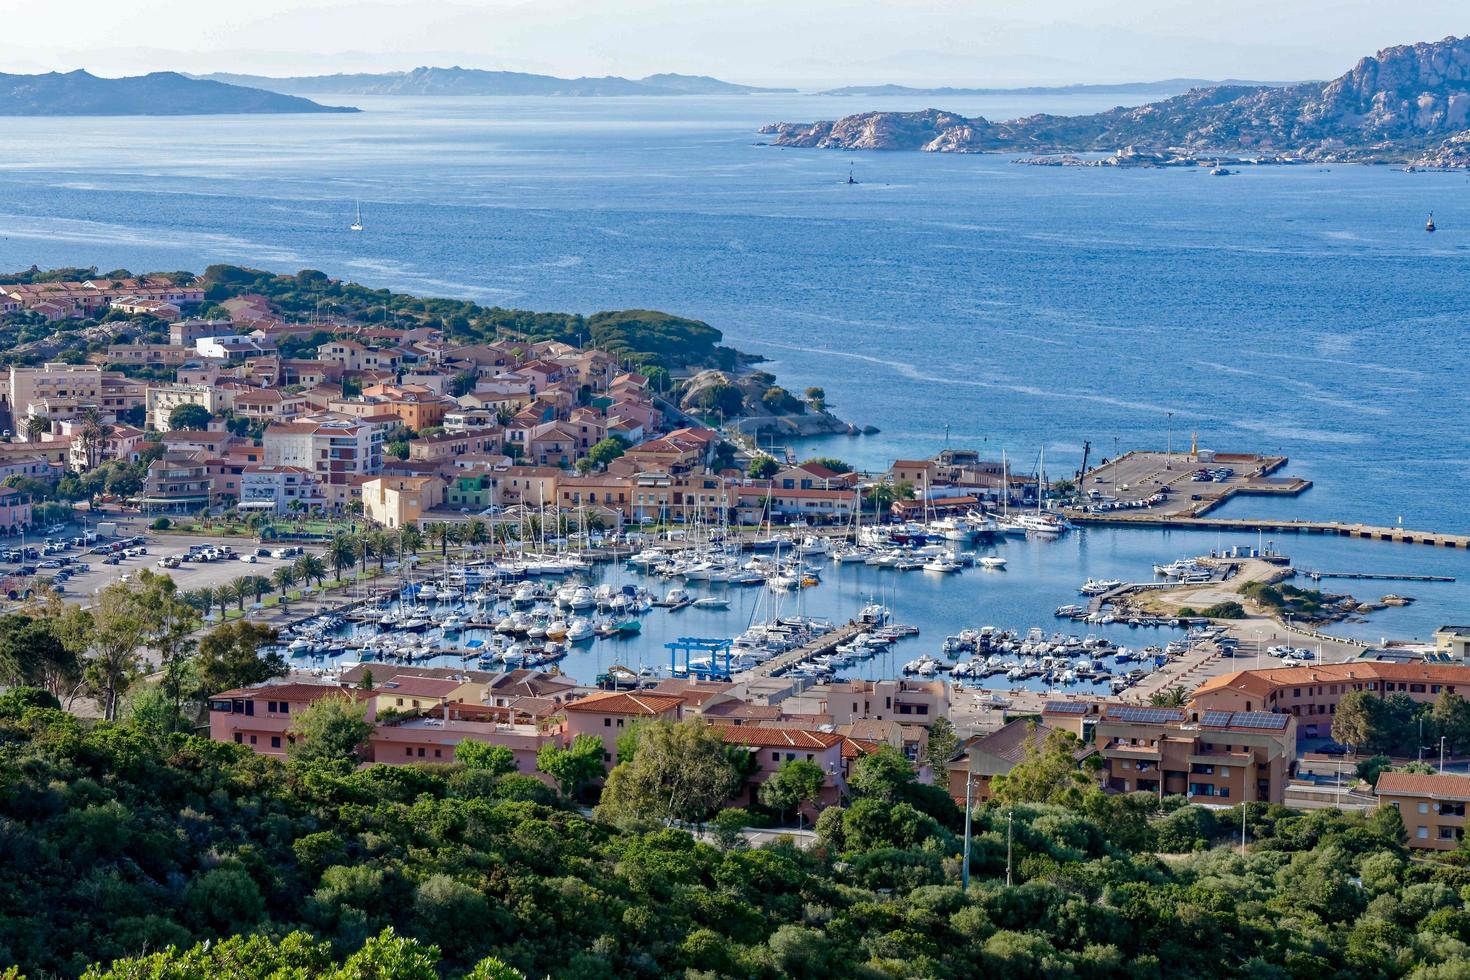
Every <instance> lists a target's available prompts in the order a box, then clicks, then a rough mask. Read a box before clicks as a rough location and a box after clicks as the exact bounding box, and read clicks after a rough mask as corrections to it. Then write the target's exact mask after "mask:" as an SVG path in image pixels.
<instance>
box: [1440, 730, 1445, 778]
mask: <svg viewBox="0 0 1470 980" xmlns="http://www.w3.org/2000/svg"><path fill="white" fill-rule="evenodd" d="M1444 740H1445V736H1443V735H1441V736H1440V737H1439V771H1440V772H1444Z"/></svg>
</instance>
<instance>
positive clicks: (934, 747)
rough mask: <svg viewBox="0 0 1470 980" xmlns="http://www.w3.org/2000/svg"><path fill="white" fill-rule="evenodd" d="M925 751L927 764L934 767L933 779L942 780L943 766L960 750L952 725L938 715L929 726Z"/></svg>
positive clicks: (958, 740) (958, 739) (957, 737)
mask: <svg viewBox="0 0 1470 980" xmlns="http://www.w3.org/2000/svg"><path fill="white" fill-rule="evenodd" d="M925 749H926V752H925V754H926V756H927V758H928V760H929V764H930V765H931V766H933V767H934V775H935V778H936V779H943V778H944V774H943V767H944V764H945V763H946V762H948V761H949V760H950V759H953V758H954V756H955V753H956V752H958V751H959V750H960V738H959V736H958V735H956V734H955V731H954V725H953V724H952V723H951V722H950V720H949V719H948V718H946V717H944V716H943V715H940V716H939V717H938V718H935V719H934V721H933V723H931V724H930V725H929V739H928V742H927V744H926V745H925Z"/></svg>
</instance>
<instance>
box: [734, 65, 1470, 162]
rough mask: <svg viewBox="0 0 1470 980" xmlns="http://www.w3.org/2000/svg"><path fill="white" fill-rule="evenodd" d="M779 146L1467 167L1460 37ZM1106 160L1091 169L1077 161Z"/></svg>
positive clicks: (847, 131)
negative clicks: (1301, 69) (1322, 74)
mask: <svg viewBox="0 0 1470 980" xmlns="http://www.w3.org/2000/svg"><path fill="white" fill-rule="evenodd" d="M760 133H761V134H762V135H765V136H771V137H774V139H772V140H770V141H769V143H770V144H771V145H774V146H782V147H810V148H816V149H842V150H910V151H920V152H926V153H994V152H1023V153H1028V154H1030V156H1029V157H1027V158H1026V159H1024V160H1023V161H1021V162H1025V163H1031V164H1036V165H1045V166H1079V167H1091V166H1096V167H1106V166H1198V165H1200V162H1201V161H1204V160H1206V159H1212V158H1215V157H1222V158H1223V157H1232V158H1237V159H1238V160H1239V161H1240V162H1241V163H1242V164H1244V162H1245V161H1247V160H1249V161H1252V162H1256V163H1260V162H1270V163H1314V164H1320V163H1391V164H1402V165H1409V166H1413V167H1415V168H1416V169H1417V168H1424V169H1438V170H1459V169H1465V168H1467V167H1470V38H1446V39H1444V40H1443V41H1437V42H1433V43H1426V44H1414V45H1404V46H1400V47H1395V48H1388V49H1385V50H1383V51H1380V52H1378V54H1376V55H1374V56H1372V57H1369V58H1364V59H1362V60H1361V61H1359V62H1358V64H1357V65H1356V66H1354V68H1353V69H1352V70H1351V71H1349V72H1347V73H1345V74H1344V75H1342V76H1340V77H1339V78H1336V79H1334V80H1332V81H1330V82H1326V83H1303V84H1300V85H1293V86H1287V87H1284V88H1273V87H1251V86H1240V85H1220V86H1214V87H1210V88H1199V89H1193V90H1191V91H1189V92H1187V93H1185V94H1184V95H1180V96H1176V97H1174V98H1171V99H1165V100H1163V101H1161V102H1154V103H1150V104H1148V105H1143V106H1138V107H1135V108H1122V107H1120V108H1116V109H1111V110H1108V111H1107V112H1101V113H1096V114H1093V115H1088V116H1052V115H1035V116H1027V117H1024V118H1021V119H1012V120H1006V121H1000V122H993V121H991V120H988V119H985V118H983V117H978V116H977V117H973V118H967V117H965V116H962V115H960V114H958V113H954V112H947V111H944V110H941V109H924V110H921V111H918V112H865V113H856V114H853V115H849V116H844V117H842V118H841V119H836V120H823V121H817V122H805V123H791V122H780V123H771V124H769V125H767V126H763V127H761V129H760ZM1092 153H1097V154H1115V155H1119V157H1118V159H1116V160H1114V161H1113V162H1108V160H1109V159H1111V158H1108V157H1101V158H1099V159H1098V160H1097V161H1096V162H1094V161H1093V160H1091V159H1089V158H1087V157H1084V156H1080V154H1092Z"/></svg>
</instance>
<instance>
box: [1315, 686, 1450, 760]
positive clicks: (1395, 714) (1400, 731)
mask: <svg viewBox="0 0 1470 980" xmlns="http://www.w3.org/2000/svg"><path fill="white" fill-rule="evenodd" d="M1332 737H1333V738H1335V739H1337V740H1338V741H1339V742H1342V743H1343V744H1344V745H1351V746H1354V747H1356V748H1358V749H1360V750H1362V751H1364V752H1386V753H1390V754H1392V755H1397V756H1412V755H1417V754H1420V752H1421V750H1422V751H1423V753H1425V754H1427V755H1430V756H1433V755H1436V754H1437V753H1438V752H1439V745H1440V739H1443V740H1444V747H1445V750H1446V751H1447V752H1448V753H1449V754H1451V755H1454V754H1456V753H1457V752H1458V751H1459V750H1460V749H1463V748H1465V747H1466V746H1470V701H1466V700H1465V699H1464V698H1463V697H1461V696H1460V695H1459V694H1456V693H1454V692H1451V691H1441V692H1440V694H1439V696H1438V697H1437V698H1435V699H1434V701H1433V702H1430V703H1428V704H1421V703H1419V702H1417V701H1415V700H1414V699H1413V698H1411V697H1409V695H1407V694H1405V693H1403V692H1400V693H1397V694H1390V695H1389V696H1388V697H1386V698H1380V697H1378V696H1377V695H1376V694H1370V693H1368V692H1367V691H1349V692H1348V693H1346V694H1344V695H1343V696H1342V699H1341V700H1340V701H1338V703H1337V713H1336V714H1334V715H1333V716H1332Z"/></svg>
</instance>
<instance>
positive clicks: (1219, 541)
mask: <svg viewBox="0 0 1470 980" xmlns="http://www.w3.org/2000/svg"><path fill="white" fill-rule="evenodd" d="M1270 543H1271V542H1270V539H1266V538H1260V539H1258V538H1257V536H1256V535H1253V534H1220V535H1217V534H1213V533H1211V534H1203V533H1200V532H1154V531H1131V530H1125V529H1115V528H1103V529H1089V530H1086V531H1083V532H1080V533H1074V534H1069V535H1067V536H1066V537H1064V538H1061V539H1058V540H1052V541H1047V540H1035V539H1005V540H1002V541H1000V542H999V543H997V544H996V545H995V546H994V547H983V546H982V547H981V548H980V549H979V550H980V551H981V552H982V553H993V554H1000V555H1004V556H1005V557H1006V559H1007V565H1006V567H1005V568H1004V569H1002V570H988V569H982V568H971V569H966V570H965V571H963V572H960V573H957V574H954V575H936V574H933V573H929V572H923V571H914V572H899V571H894V570H891V569H878V568H870V567H868V566H865V565H840V566H839V565H835V564H833V563H832V562H830V561H826V560H823V559H819V558H812V559H810V561H809V562H808V563H809V564H814V565H817V566H819V567H820V568H821V569H822V570H823V574H822V581H821V584H820V585H817V586H814V587H812V588H808V589H804V590H802V591H801V592H800V593H799V594H798V593H788V594H786V595H785V596H783V597H782V598H781V599H780V600H779V603H780V604H779V606H778V607H777V609H776V611H777V612H778V613H779V614H780V615H783V616H785V615H795V614H805V615H810V616H819V617H825V618H828V619H831V620H833V621H835V622H845V621H847V620H848V619H850V618H852V617H853V616H854V615H856V613H857V611H858V610H859V609H860V608H861V607H862V605H863V604H864V603H865V602H867V601H871V600H877V601H880V602H883V603H884V604H886V605H888V606H889V607H890V608H891V609H892V610H893V614H894V618H895V619H896V620H897V621H898V622H902V623H909V624H918V625H919V626H920V627H921V633H920V635H919V636H917V637H913V638H909V639H905V640H901V641H899V642H898V643H896V644H894V645H893V646H891V647H889V652H888V653H886V654H884V655H882V656H879V657H877V658H874V659H872V660H868V661H860V662H858V663H857V664H855V665H854V666H853V667H850V668H847V669H846V670H844V672H843V673H844V675H845V676H850V677H891V676H896V675H897V674H898V672H899V670H900V669H901V668H902V666H903V664H905V663H906V662H908V661H910V660H914V659H917V658H918V657H919V656H921V655H923V654H926V653H927V654H930V655H932V656H936V657H938V656H939V655H940V645H941V644H942V643H943V642H944V638H945V637H946V636H948V635H951V634H954V633H958V632H959V631H960V630H962V629H965V628H967V627H980V626H986V625H990V626H997V627H1000V628H1003V629H1014V630H1017V631H1018V632H1021V633H1024V632H1025V631H1026V630H1027V629H1029V628H1030V627H1032V626H1039V627H1041V628H1042V629H1043V630H1044V631H1045V632H1046V634H1047V635H1048V636H1050V635H1051V634H1052V633H1053V632H1058V631H1060V632H1062V633H1070V634H1075V635H1077V636H1079V637H1084V636H1086V635H1088V634H1093V635H1096V636H1099V637H1106V638H1108V639H1111V640H1112V641H1113V642H1115V643H1117V644H1119V645H1124V646H1129V647H1132V648H1133V649H1134V650H1138V649H1141V648H1142V647H1144V646H1147V645H1149V644H1157V645H1160V646H1162V645H1163V644H1164V643H1167V642H1168V641H1169V640H1171V639H1176V638H1178V637H1180V636H1182V633H1181V632H1179V631H1176V630H1171V629H1149V628H1130V627H1128V626H1126V625H1122V624H1110V625H1108V626H1100V625H1092V624H1085V623H1074V622H1071V621H1069V620H1059V619H1056V618H1054V616H1053V612H1054V610H1055V609H1056V607H1057V606H1060V605H1064V604H1068V603H1085V602H1086V599H1085V598H1083V597H1081V596H1080V595H1079V594H1078V593H1077V587H1078V586H1079V585H1081V584H1082V582H1083V581H1084V580H1085V579H1086V578H1087V577H1088V576H1102V575H1106V576H1109V577H1117V578H1121V579H1123V580H1125V581H1150V580H1151V579H1152V577H1153V576H1152V565H1153V562H1155V561H1157V560H1160V559H1165V560H1172V559H1173V558H1177V557H1183V556H1185V555H1193V554H1198V553H1201V552H1205V553H1207V552H1208V551H1209V550H1210V549H1211V548H1226V549H1228V548H1231V547H1235V546H1240V547H1244V548H1249V547H1255V546H1257V545H1258V544H1260V545H1266V544H1270ZM1275 544H1276V545H1277V546H1278V547H1279V548H1280V550H1283V551H1285V552H1286V553H1288V554H1290V555H1292V556H1293V558H1294V559H1295V561H1296V563H1297V564H1298V565H1299V566H1300V567H1302V568H1309V569H1316V570H1319V571H1352V570H1372V571H1376V572H1399V573H1414V574H1431V575H1456V576H1461V575H1463V574H1464V566H1465V564H1466V561H1465V558H1464V555H1463V553H1458V554H1456V553H1451V552H1445V551H1440V550H1435V549H1431V548H1424V547H1419V548H1417V549H1416V548H1414V547H1413V546H1396V545H1389V544H1383V543H1378V542H1372V541H1354V540H1341V541H1338V540H1329V539H1324V538H1317V537H1303V538H1295V537H1292V538H1288V539H1286V540H1285V541H1283V542H1275ZM426 568H427V570H426V571H425V572H424V573H423V574H425V575H427V576H432V575H433V568H432V567H431V565H430V566H426ZM595 578H596V579H597V580H599V581H609V582H613V583H615V584H619V585H641V586H643V587H645V588H647V589H648V590H649V591H650V592H652V593H653V594H654V595H655V596H662V595H663V594H664V593H665V592H666V591H667V590H668V589H669V588H670V587H672V586H676V585H680V584H681V583H680V582H679V581H678V580H672V581H667V580H663V579H659V578H656V577H650V576H644V575H641V574H637V573H634V572H631V571H629V570H626V569H623V568H621V567H614V568H602V569H600V570H599V571H598V572H597V573H596V576H595ZM544 584H549V585H551V586H552V587H554V586H555V585H556V584H557V583H556V582H554V581H552V580H548V581H547V583H544ZM1299 584H1302V585H1304V586H1309V585H1311V583H1310V582H1306V581H1301V582H1299ZM685 587H686V588H687V589H688V591H690V592H691V593H692V594H693V595H694V596H696V597H698V596H700V595H706V594H709V595H723V596H726V597H728V598H729V599H730V608H728V609H725V610H707V609H695V608H693V607H686V608H684V609H680V610H676V611H670V610H665V609H654V610H652V611H651V612H649V613H648V614H647V615H645V616H644V617H643V618H642V621H643V628H642V631H641V632H640V633H639V635H638V636H637V637H634V638H627V639H610V640H597V641H595V642H594V643H592V644H590V645H588V646H582V647H577V648H575V649H574V650H573V652H572V653H571V654H570V655H569V656H568V657H567V658H566V659H565V660H563V661H561V663H560V666H561V668H562V669H563V670H564V671H566V672H567V673H569V674H571V675H572V676H573V677H576V678H577V679H579V680H583V681H588V682H590V681H592V680H593V679H594V678H595V677H596V675H597V674H599V673H601V672H603V671H605V670H607V668H608V667H610V666H612V665H614V664H622V665H624V666H627V667H632V668H634V669H637V668H638V667H640V666H650V667H655V668H657V667H660V666H666V665H667V664H668V662H669V654H668V652H667V651H666V650H665V649H664V644H665V643H667V642H669V641H671V640H675V639H677V638H679V637H681V636H699V637H731V636H734V635H736V634H737V633H739V632H741V631H742V630H744V629H745V628H746V627H747V626H749V625H750V624H751V623H752V622H762V621H764V620H765V619H766V618H767V617H768V616H770V615H771V608H770V602H771V598H770V595H769V593H767V591H766V590H765V589H764V588H761V587H740V586H728V585H719V584H711V583H707V582H694V583H689V584H687V585H686V586H685ZM1321 587H1322V588H1323V589H1325V590H1326V591H1328V592H1337V593H1341V592H1350V593H1352V594H1354V595H1356V596H1358V597H1359V598H1361V599H1377V598H1378V597H1380V596H1382V595H1384V594H1386V593H1389V592H1397V593H1399V594H1402V595H1411V596H1414V597H1415V598H1416V599H1417V600H1418V601H1417V602H1416V603H1415V604H1414V605H1412V606H1407V607H1401V608H1390V609H1387V610H1384V611H1382V612H1379V613H1375V614H1373V616H1372V617H1371V619H1369V620H1368V621H1367V622H1361V623H1340V624H1336V625H1334V626H1333V627H1332V628H1331V629H1330V632H1331V633H1333V634H1335V635H1339V636H1344V637H1353V638H1356V639H1361V640H1366V641H1369V642H1374V643H1376V642H1378V641H1379V640H1381V639H1383V638H1385V637H1395V638H1405V639H1409V638H1417V639H1420V640H1427V639H1429V637H1430V634H1431V633H1432V632H1433V630H1434V629H1435V627H1437V626H1438V625H1440V624H1442V623H1446V622H1450V621H1453V620H1456V619H1457V618H1463V613H1464V610H1465V586H1464V584H1463V582H1456V583H1453V584H1446V583H1421V582H1412V583H1409V582H1363V581H1345V580H1335V579H1329V580H1325V581H1324V582H1323V583H1322V584H1321ZM477 636H482V634H478V633H474V632H470V633H466V634H465V635H464V636H463V637H462V638H460V639H473V638H475V637H477ZM346 659H355V657H349V658H346ZM438 663H440V664H442V665H449V664H451V663H454V664H457V663H459V661H458V659H457V658H455V659H449V658H446V659H445V660H442V661H439V662H438ZM471 666H473V663H472V664H471ZM1128 666H1129V667H1134V666H1137V665H1136V664H1129V665H1128ZM985 685H986V686H987V687H993V688H994V687H1006V686H1010V685H1008V684H1007V682H1006V680H1005V678H1004V677H1002V676H993V677H990V678H987V679H986V681H985ZM1018 686H1024V687H1027V688H1031V689H1036V690H1040V689H1044V688H1045V684H1044V683H1043V682H1042V681H1040V680H1039V679H1032V680H1028V681H1024V682H1021V684H1020V685H1018ZM1075 690H1077V691H1084V690H1090V688H1089V687H1087V686H1085V685H1084V686H1079V687H1077V688H1075Z"/></svg>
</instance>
